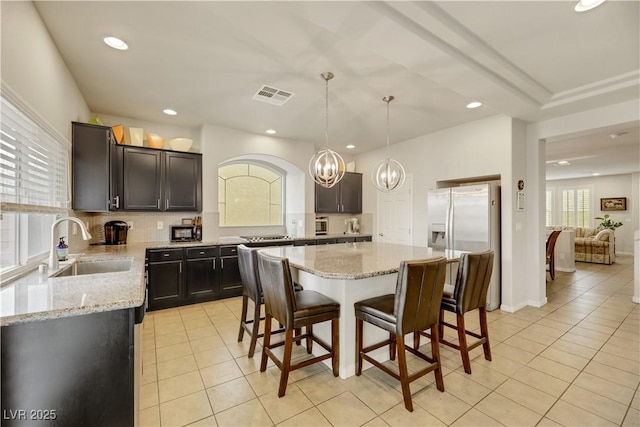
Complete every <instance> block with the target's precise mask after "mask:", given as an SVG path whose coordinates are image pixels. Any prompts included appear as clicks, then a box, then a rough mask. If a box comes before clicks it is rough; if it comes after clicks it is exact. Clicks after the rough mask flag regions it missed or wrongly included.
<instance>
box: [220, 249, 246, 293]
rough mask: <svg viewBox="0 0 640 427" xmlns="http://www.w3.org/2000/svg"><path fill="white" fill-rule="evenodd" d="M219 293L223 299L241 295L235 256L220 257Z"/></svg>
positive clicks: (240, 283) (240, 281)
mask: <svg viewBox="0 0 640 427" xmlns="http://www.w3.org/2000/svg"><path fill="white" fill-rule="evenodd" d="M220 293H221V294H222V295H223V296H225V297H229V296H238V295H242V280H241V279H240V266H239V265H238V257H237V256H222V257H220Z"/></svg>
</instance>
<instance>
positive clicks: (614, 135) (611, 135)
mask: <svg viewBox="0 0 640 427" xmlns="http://www.w3.org/2000/svg"><path fill="white" fill-rule="evenodd" d="M628 133H629V132H618V133H611V134H609V138H611V139H616V138H618V137H620V136H622V135H626V134H628Z"/></svg>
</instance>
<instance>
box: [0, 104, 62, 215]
mask: <svg viewBox="0 0 640 427" xmlns="http://www.w3.org/2000/svg"><path fill="white" fill-rule="evenodd" d="M68 157H69V151H68V149H67V148H66V147H65V146H64V145H63V144H61V143H60V142H58V141H57V140H56V139H55V138H54V137H53V136H51V135H50V134H49V133H48V132H46V131H45V130H44V129H43V128H42V127H41V126H39V125H38V124H37V123H35V122H34V121H33V120H31V119H30V118H29V117H27V116H26V115H25V114H23V113H22V112H21V111H20V110H18V109H17V108H16V107H15V106H14V105H13V104H11V103H10V102H9V101H8V100H6V99H5V98H4V97H1V98H0V196H1V197H2V202H3V203H14V204H20V205H31V206H38V207H50V208H62V209H64V208H67V206H68V194H67V193H68V190H67V188H68V183H67V181H68V179H67V176H68Z"/></svg>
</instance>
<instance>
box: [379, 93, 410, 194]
mask: <svg viewBox="0 0 640 427" xmlns="http://www.w3.org/2000/svg"><path fill="white" fill-rule="evenodd" d="M394 99H395V97H394V96H391V95H389V96H385V97H384V98H382V100H383V101H384V102H386V103H387V158H386V159H385V160H383V161H381V162H380V163H378V164H377V165H376V166H375V167H374V168H373V170H372V171H371V181H372V182H373V185H374V186H375V187H376V189H377V190H378V191H382V192H383V193H388V192H390V191H393V190H395V189H397V188H400V187H402V184H404V179H405V173H404V168H403V167H402V165H401V164H400V162H398V161H396V160H393V159H392V158H390V157H389V151H390V148H389V103H390V102H391V101H393V100H394Z"/></svg>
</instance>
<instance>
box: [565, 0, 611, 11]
mask: <svg viewBox="0 0 640 427" xmlns="http://www.w3.org/2000/svg"><path fill="white" fill-rule="evenodd" d="M604 2H605V0H580V1H579V2H578V3H577V4H576V6H575V7H574V8H573V10H575V11H576V12H586V11H587V10H591V9H595V8H596V7H598V6H600V5H601V4H602V3H604Z"/></svg>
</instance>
